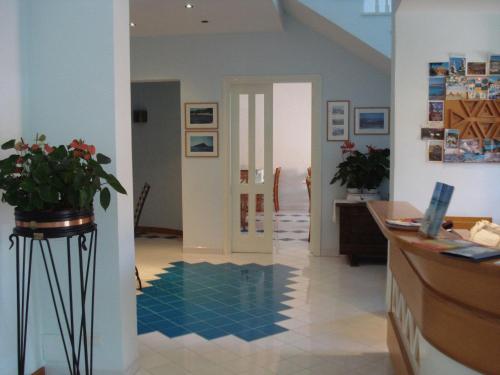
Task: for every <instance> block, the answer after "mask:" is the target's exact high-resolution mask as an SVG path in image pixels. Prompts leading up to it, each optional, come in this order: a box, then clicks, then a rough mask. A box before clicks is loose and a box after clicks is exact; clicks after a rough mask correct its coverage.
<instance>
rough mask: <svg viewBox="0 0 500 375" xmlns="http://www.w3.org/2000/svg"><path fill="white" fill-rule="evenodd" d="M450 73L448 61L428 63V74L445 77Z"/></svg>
mask: <svg viewBox="0 0 500 375" xmlns="http://www.w3.org/2000/svg"><path fill="white" fill-rule="evenodd" d="M449 73H450V63H449V62H431V63H429V76H431V77H436V76H441V77H445V76H447V75H448V74H449Z"/></svg>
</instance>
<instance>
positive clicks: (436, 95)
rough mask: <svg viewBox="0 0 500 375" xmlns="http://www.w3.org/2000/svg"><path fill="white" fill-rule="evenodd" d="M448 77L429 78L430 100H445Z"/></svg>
mask: <svg viewBox="0 0 500 375" xmlns="http://www.w3.org/2000/svg"><path fill="white" fill-rule="evenodd" d="M445 98H446V77H430V78H429V100H445Z"/></svg>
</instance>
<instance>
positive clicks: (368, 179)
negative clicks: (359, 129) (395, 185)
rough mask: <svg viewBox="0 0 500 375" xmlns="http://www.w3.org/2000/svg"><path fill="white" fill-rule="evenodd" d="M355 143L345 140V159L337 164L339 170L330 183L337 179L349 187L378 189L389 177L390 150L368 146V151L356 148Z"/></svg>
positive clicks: (343, 149)
mask: <svg viewBox="0 0 500 375" xmlns="http://www.w3.org/2000/svg"><path fill="white" fill-rule="evenodd" d="M355 146H356V145H355V144H354V143H352V142H350V141H345V142H344V143H343V145H342V146H340V148H341V150H342V156H343V159H344V160H343V161H342V162H341V163H340V164H339V165H338V166H337V172H336V173H335V175H334V176H333V178H332V180H331V181H330V184H334V183H336V182H337V181H339V182H340V185H347V187H348V188H357V189H376V188H378V187H379V186H380V184H381V183H382V181H383V180H384V179H385V178H389V155H390V150H389V149H388V148H385V149H377V148H375V147H373V146H366V147H367V148H368V152H366V153H362V152H360V151H358V150H356V149H355Z"/></svg>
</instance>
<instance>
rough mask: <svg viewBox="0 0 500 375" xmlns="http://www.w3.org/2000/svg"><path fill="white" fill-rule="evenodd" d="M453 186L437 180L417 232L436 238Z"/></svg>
mask: <svg viewBox="0 0 500 375" xmlns="http://www.w3.org/2000/svg"><path fill="white" fill-rule="evenodd" d="M453 190H454V187H453V186H451V185H447V184H444V183H442V182H437V183H436V186H435V187H434V192H433V193H432V198H431V203H430V204H429V207H428V208H427V210H426V211H425V215H424V217H423V219H422V224H421V225H420V230H419V232H420V233H422V234H423V235H424V236H426V237H430V238H436V236H437V235H438V233H439V231H440V229H441V224H442V223H443V219H444V216H445V215H446V211H447V210H448V206H449V205H450V201H451V196H452V195H453Z"/></svg>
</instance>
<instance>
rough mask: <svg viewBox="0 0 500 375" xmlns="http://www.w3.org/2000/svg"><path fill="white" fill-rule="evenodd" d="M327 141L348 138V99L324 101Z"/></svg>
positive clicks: (345, 139)
mask: <svg viewBox="0 0 500 375" xmlns="http://www.w3.org/2000/svg"><path fill="white" fill-rule="evenodd" d="M326 108H327V112H326V122H327V123H326V139H327V141H347V140H348V139H349V113H350V102H349V100H332V101H328V102H326Z"/></svg>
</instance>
